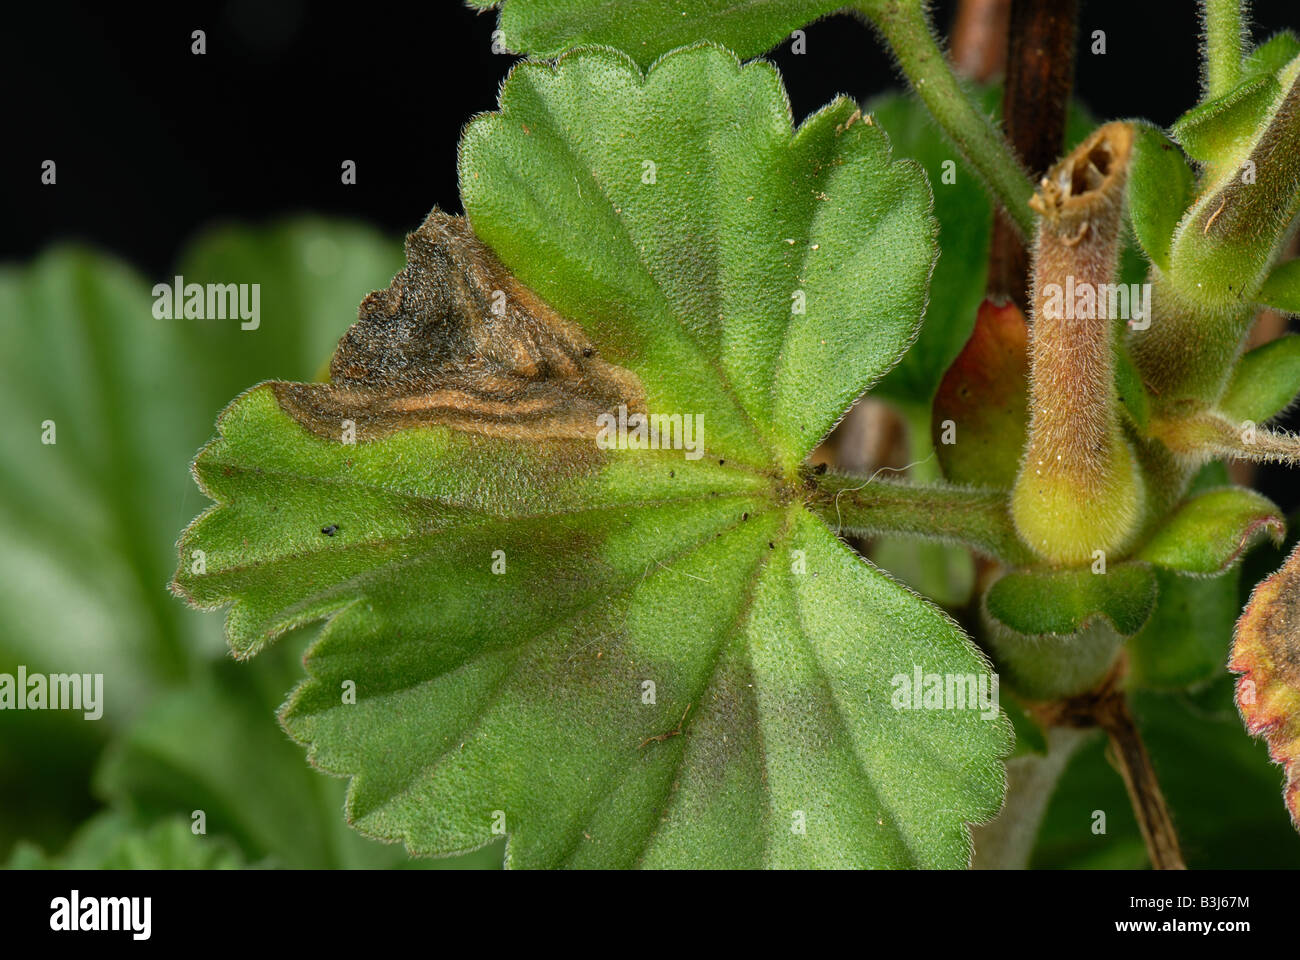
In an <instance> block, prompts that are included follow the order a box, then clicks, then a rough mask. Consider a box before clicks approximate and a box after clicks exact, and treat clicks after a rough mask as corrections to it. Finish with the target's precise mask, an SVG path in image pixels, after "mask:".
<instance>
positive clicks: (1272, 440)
mask: <svg viewBox="0 0 1300 960" xmlns="http://www.w3.org/2000/svg"><path fill="white" fill-rule="evenodd" d="M1151 435H1152V436H1153V437H1155V438H1156V439H1158V440H1160V441H1161V442H1162V443H1163V444H1164V445H1165V446H1166V447H1168V448H1169V449H1170V450H1172V451H1173V452H1174V453H1175V454H1177V455H1178V456H1180V457H1182V458H1184V459H1185V460H1188V461H1190V462H1192V463H1194V464H1200V463H1204V462H1206V461H1209V460H1215V459H1219V458H1221V457H1222V458H1231V459H1235V460H1251V461H1254V462H1255V463H1285V464H1289V465H1293V466H1295V465H1300V436H1296V435H1295V434H1291V433H1283V432H1281V431H1277V430H1268V429H1265V428H1263V427H1259V426H1256V425H1255V424H1254V423H1252V422H1251V421H1249V420H1247V421H1245V422H1243V423H1234V422H1232V421H1231V420H1229V419H1228V418H1227V417H1225V416H1224V415H1223V414H1221V413H1218V412H1215V411H1202V412H1200V413H1195V414H1191V415H1190V416H1186V417H1181V418H1178V419H1168V420H1153V421H1152V422H1151Z"/></svg>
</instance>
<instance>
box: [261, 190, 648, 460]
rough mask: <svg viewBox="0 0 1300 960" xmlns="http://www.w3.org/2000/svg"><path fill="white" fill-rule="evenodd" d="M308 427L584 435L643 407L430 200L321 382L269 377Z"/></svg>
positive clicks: (373, 432) (637, 394)
mask: <svg viewBox="0 0 1300 960" xmlns="http://www.w3.org/2000/svg"><path fill="white" fill-rule="evenodd" d="M270 386H271V389H272V391H273V392H274V394H275V397H276V399H277V401H278V402H279V404H280V406H281V408H283V409H284V410H285V412H287V413H288V414H289V415H290V416H292V417H293V418H294V419H295V420H297V421H298V422H299V423H300V424H302V425H303V426H304V427H305V428H307V429H308V430H310V431H311V432H313V433H315V434H318V435H319V436H322V437H327V438H330V439H333V440H341V438H342V437H343V436H344V434H345V430H346V429H347V428H348V427H349V426H350V427H351V429H352V430H353V431H354V436H355V439H356V441H357V442H363V441H365V440H373V439H377V438H379V437H382V436H386V435H388V434H390V433H393V432H395V431H397V430H402V429H405V428H407V427H411V426H422V425H432V424H441V425H443V426H447V427H451V428H453V429H456V430H462V431H467V432H471V433H479V434H485V435H488V436H495V437H505V438H513V439H525V440H541V439H565V438H570V439H589V438H594V437H595V436H596V433H597V431H598V423H597V418H598V417H599V416H600V415H601V414H603V413H609V414H617V411H618V408H619V407H620V406H621V405H622V406H626V408H627V411H628V412H629V413H631V412H644V411H645V391H644V388H643V387H642V385H641V382H640V380H639V379H638V378H637V376H636V375H635V374H634V373H632V372H631V371H629V370H625V369H623V368H622V367H618V366H615V365H614V364H612V363H608V362H606V361H605V360H604V359H602V358H601V357H600V355H599V353H598V351H597V349H596V347H595V346H594V345H593V344H592V343H591V341H590V340H589V339H588V338H587V337H586V335H585V334H584V333H583V331H582V330H581V329H580V328H579V327H578V325H577V324H576V323H573V322H572V321H570V320H568V319H566V318H564V317H562V316H561V315H560V314H559V313H558V312H557V311H555V310H554V309H552V308H551V307H550V306H549V305H548V304H547V303H545V302H544V301H543V300H542V299H541V297H539V296H538V295H537V294H536V293H534V292H533V291H532V290H530V289H529V288H528V287H526V286H524V285H523V284H522V283H520V282H519V281H518V280H517V279H515V277H514V276H513V275H512V274H511V273H510V272H509V271H508V270H507V269H506V268H505V266H504V265H503V264H502V263H501V261H500V260H499V259H498V258H497V256H496V255H495V254H494V253H493V252H492V251H491V250H490V249H489V248H488V247H487V245H486V244H484V243H483V242H482V241H481V240H479V238H478V237H477V236H475V234H474V232H473V230H472V229H471V227H470V225H469V221H467V220H466V219H465V218H464V217H457V216H451V215H449V214H446V213H443V212H442V211H441V210H439V209H437V208H436V207H435V208H434V209H433V211H432V212H431V213H430V214H429V216H428V217H427V218H426V219H425V221H424V223H423V224H422V225H421V226H420V228H419V229H418V230H416V231H415V232H414V233H411V234H408V235H407V237H406V266H405V267H404V268H403V269H402V270H401V271H400V272H399V273H398V274H397V275H396V276H394V277H393V280H392V283H390V284H389V285H388V287H387V289H384V290H376V291H374V292H373V293H371V294H370V295H369V296H367V297H366V298H365V299H364V300H363V301H362V302H361V307H360V309H359V311H358V316H357V322H356V323H354V324H353V325H352V326H351V327H349V328H348V330H347V332H346V333H344V335H343V337H342V339H340V340H339V344H338V347H337V348H336V350H335V352H334V357H333V359H332V360H331V361H330V380H329V382H328V383H288V382H283V381H276V382H273V383H271V385H270Z"/></svg>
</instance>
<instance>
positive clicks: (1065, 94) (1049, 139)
mask: <svg viewBox="0 0 1300 960" xmlns="http://www.w3.org/2000/svg"><path fill="white" fill-rule="evenodd" d="M1077 12H1078V2H1077V0H1058V2H1056V3H1052V4H1046V3H1042V2H1040V0H1012V2H1011V9H1010V16H1009V19H1008V25H1007V42H1006V50H1007V54H1006V79H1005V82H1004V84H1003V88H1002V128H1003V129H1004V130H1005V131H1006V134H1007V139H1008V140H1009V141H1010V142H1011V147H1012V149H1013V150H1015V152H1016V155H1017V156H1018V157H1019V158H1020V161H1021V162H1022V163H1023V164H1024V165H1025V167H1026V168H1027V169H1028V170H1029V173H1030V176H1032V177H1034V178H1035V179H1037V178H1038V177H1040V176H1042V174H1043V173H1044V172H1045V171H1046V170H1047V168H1048V167H1050V166H1051V165H1052V163H1053V162H1055V160H1056V158H1057V157H1059V156H1060V154H1061V149H1062V147H1063V146H1064V143H1065V118H1066V112H1067V110H1068V108H1069V102H1070V90H1071V88H1072V87H1073V85H1074V40H1075V25H1076V19H1077ZM1028 288H1029V252H1028V250H1027V248H1026V247H1025V244H1024V241H1023V240H1022V239H1021V236H1020V232H1019V231H1018V230H1017V229H1016V227H1015V225H1014V224H1012V223H1010V222H1009V221H1008V220H1007V219H1006V215H1005V214H1003V213H999V214H997V215H996V216H995V218H994V221H993V234H992V238H991V240H990V243H989V278H988V292H989V295H990V296H992V297H995V298H1005V297H1010V298H1011V299H1012V300H1014V301H1015V303H1016V305H1017V306H1019V307H1020V309H1021V310H1022V311H1024V312H1025V314H1026V316H1028V313H1029V302H1028Z"/></svg>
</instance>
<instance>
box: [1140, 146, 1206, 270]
mask: <svg viewBox="0 0 1300 960" xmlns="http://www.w3.org/2000/svg"><path fill="white" fill-rule="evenodd" d="M1133 131H1134V134H1135V136H1134V139H1133V153H1132V158H1131V159H1130V161H1129V174H1128V211H1129V220H1130V221H1131V222H1132V224H1133V232H1134V233H1135V234H1136V235H1137V239H1138V242H1139V243H1140V244H1141V245H1142V249H1143V250H1144V251H1145V252H1146V254H1147V256H1148V257H1150V258H1151V262H1152V263H1154V264H1155V265H1156V266H1158V267H1159V268H1160V269H1161V270H1168V269H1169V247H1170V245H1171V244H1172V243H1173V238H1174V231H1175V229H1176V228H1177V227H1178V221H1179V220H1181V219H1182V218H1183V214H1185V213H1186V212H1187V208H1188V207H1189V206H1191V203H1192V200H1193V198H1194V197H1195V191H1196V176H1195V174H1193V173H1192V170H1191V168H1190V167H1189V166H1188V165H1187V160H1186V159H1184V157H1183V153H1182V151H1181V150H1179V149H1178V146H1177V144H1175V143H1174V142H1173V141H1171V140H1170V139H1169V138H1168V137H1166V136H1165V135H1164V133H1163V132H1161V131H1160V129H1159V128H1157V127H1155V126H1153V125H1151V124H1149V123H1146V122H1145V121H1134V122H1133Z"/></svg>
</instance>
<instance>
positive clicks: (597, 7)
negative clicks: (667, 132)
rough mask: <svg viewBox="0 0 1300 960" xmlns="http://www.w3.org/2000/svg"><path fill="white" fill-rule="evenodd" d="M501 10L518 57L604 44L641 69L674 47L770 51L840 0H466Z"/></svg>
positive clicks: (744, 53) (505, 34) (748, 53)
mask: <svg viewBox="0 0 1300 960" xmlns="http://www.w3.org/2000/svg"><path fill="white" fill-rule="evenodd" d="M469 2H470V4H471V5H472V6H475V7H478V8H479V9H480V10H488V9H491V8H492V7H497V6H500V7H501V17H500V21H499V27H500V30H501V33H502V42H503V43H504V44H505V46H506V47H507V48H509V49H510V50H513V51H515V52H517V53H528V54H532V55H533V56H537V57H554V56H556V55H557V54H560V53H563V52H564V51H565V50H568V49H569V48H570V47H576V46H580V45H582V44H592V43H596V44H608V45H609V46H612V47H618V48H619V49H621V50H625V51H626V52H627V53H628V54H630V55H631V56H632V57H633V58H634V59H635V60H636V62H637V63H638V64H639V65H640V66H642V67H647V66H649V65H650V64H651V63H653V62H654V61H655V60H656V59H658V58H659V56H660V55H662V54H664V53H667V52H668V51H669V50H672V49H673V48H674V47H683V46H686V45H687V44H691V43H694V42H696V41H697V40H712V41H714V42H715V43H720V44H722V45H723V46H725V47H729V48H730V49H732V50H734V51H736V53H737V54H739V55H740V56H741V57H744V58H746V59H748V58H750V57H756V56H758V55H759V54H761V53H765V52H766V51H768V50H770V49H771V48H772V47H774V46H776V44H778V43H780V42H781V41H782V40H783V39H785V38H786V37H788V36H789V35H790V33H791V32H792V31H793V30H795V29H796V28H798V27H802V26H803V25H804V24H806V23H811V22H812V21H813V20H817V19H819V18H821V17H824V16H826V15H827V14H829V13H834V12H835V11H836V10H839V9H841V8H843V7H844V6H845V2H844V0H469Z"/></svg>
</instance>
